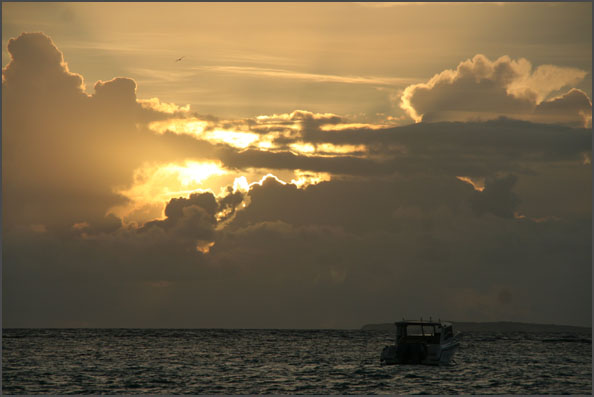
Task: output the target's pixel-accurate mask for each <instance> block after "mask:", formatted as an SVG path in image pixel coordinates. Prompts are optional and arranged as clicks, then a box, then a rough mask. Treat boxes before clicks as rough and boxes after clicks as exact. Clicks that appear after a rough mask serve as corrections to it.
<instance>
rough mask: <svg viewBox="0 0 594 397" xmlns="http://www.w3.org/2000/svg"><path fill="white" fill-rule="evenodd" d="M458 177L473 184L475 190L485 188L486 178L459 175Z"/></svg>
mask: <svg viewBox="0 0 594 397" xmlns="http://www.w3.org/2000/svg"><path fill="white" fill-rule="evenodd" d="M456 178H458V179H459V180H461V181H462V182H466V183H469V184H471V185H472V187H473V188H474V190H476V191H477V192H482V191H483V190H485V178H471V177H468V176H457V177H456Z"/></svg>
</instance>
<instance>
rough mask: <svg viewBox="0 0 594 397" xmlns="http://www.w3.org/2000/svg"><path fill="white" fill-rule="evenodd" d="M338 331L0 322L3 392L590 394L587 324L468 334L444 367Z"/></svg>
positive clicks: (368, 336) (378, 334) (366, 335)
mask: <svg viewBox="0 0 594 397" xmlns="http://www.w3.org/2000/svg"><path fill="white" fill-rule="evenodd" d="M392 341H393V335H392V334H390V333H387V332H382V331H344V330H311V331H303V330H162V329H160V330H141V329H69V330H55V329H36V330H32V329H30V330H11V329H9V330H7V329H5V330H3V338H2V348H3V356H2V388H3V390H2V391H3V393H4V394H73V393H74V394H83V393H90V394H101V393H103V394H140V393H150V394H416V393H428V394H591V393H592V346H591V343H592V339H591V335H588V334H585V335H582V334H536V333H508V334H505V333H475V334H466V335H465V337H464V339H463V340H462V344H461V346H460V348H459V350H458V351H457V353H456V356H455V360H454V361H455V363H454V364H452V365H449V366H447V367H426V366H412V365H405V366H380V364H379V355H380V352H381V350H382V348H383V347H384V345H386V344H389V343H392Z"/></svg>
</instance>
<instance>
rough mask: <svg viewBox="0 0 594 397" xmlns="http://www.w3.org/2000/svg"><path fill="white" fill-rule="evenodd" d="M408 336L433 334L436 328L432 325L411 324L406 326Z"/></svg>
mask: <svg viewBox="0 0 594 397" xmlns="http://www.w3.org/2000/svg"><path fill="white" fill-rule="evenodd" d="M406 335H407V336H433V335H435V328H434V327H433V326H431V325H424V326H422V325H417V324H409V325H408V326H407V327H406Z"/></svg>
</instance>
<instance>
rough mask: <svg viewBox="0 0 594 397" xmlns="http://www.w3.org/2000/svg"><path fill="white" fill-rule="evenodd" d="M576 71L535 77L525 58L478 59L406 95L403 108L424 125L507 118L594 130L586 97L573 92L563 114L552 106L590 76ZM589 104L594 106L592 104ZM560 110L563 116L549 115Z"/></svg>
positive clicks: (545, 68)
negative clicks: (558, 94)
mask: <svg viewBox="0 0 594 397" xmlns="http://www.w3.org/2000/svg"><path fill="white" fill-rule="evenodd" d="M586 74H587V73H586V72H585V71H583V70H580V69H576V68H568V67H558V66H554V65H541V66H539V67H537V68H536V69H535V70H534V71H533V70H532V65H531V64H530V62H529V61H527V60H526V59H524V58H520V59H519V60H512V59H511V58H509V57H508V56H502V57H500V58H498V59H497V60H495V61H491V60H489V59H488V58H487V57H485V56H484V55H481V54H478V55H475V56H474V57H473V58H472V59H467V60H466V61H463V62H461V63H460V64H459V65H458V66H457V68H456V70H450V69H448V70H444V71H442V72H440V73H438V74H436V75H435V76H433V77H432V78H431V79H430V80H429V81H427V82H426V83H420V84H413V85H410V86H408V87H406V88H405V89H404V92H403V94H402V96H401V103H400V107H401V108H402V109H403V110H405V111H406V112H407V113H408V115H409V116H410V117H411V118H412V119H413V120H415V121H416V122H419V121H421V120H423V121H444V120H446V121H467V120H473V119H483V120H484V119H493V118H497V117H501V116H506V117H511V118H517V119H523V120H530V121H534V122H545V123H559V124H569V125H576V124H580V125H581V126H588V124H587V123H588V120H589V119H590V118H591V114H592V105H591V101H590V99H589V98H588V97H587V96H586V95H585V93H583V92H582V91H578V90H572V91H569V92H568V93H567V94H565V95H564V96H563V97H566V96H570V97H579V98H578V99H577V100H574V101H565V106H563V109H562V110H561V109H560V108H559V106H557V105H554V104H551V103H552V102H555V101H558V99H557V98H553V99H546V98H547V97H548V96H549V94H551V93H553V92H555V91H557V90H559V89H561V88H563V87H566V86H568V85H570V84H574V83H576V82H578V81H580V80H582V79H583V78H584V77H585V76H586ZM586 103H589V106H588V105H587V104H586ZM549 107H554V108H555V109H556V110H557V111H555V112H553V113H549V112H547V111H546V110H547V109H548V108H549Z"/></svg>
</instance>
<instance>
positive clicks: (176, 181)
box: [110, 161, 228, 222]
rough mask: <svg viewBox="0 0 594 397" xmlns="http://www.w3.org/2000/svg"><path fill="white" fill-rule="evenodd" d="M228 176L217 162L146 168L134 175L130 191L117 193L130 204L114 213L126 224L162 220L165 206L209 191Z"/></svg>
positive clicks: (138, 170) (150, 166)
mask: <svg viewBox="0 0 594 397" xmlns="http://www.w3.org/2000/svg"><path fill="white" fill-rule="evenodd" d="M227 174H228V171H227V170H225V169H223V168H222V166H221V164H220V163H215V162H203V163H201V162H196V161H186V162H184V163H167V164H145V165H144V166H143V167H141V168H139V169H137V170H136V171H135V172H134V176H133V183H132V185H131V186H130V187H128V188H121V189H116V192H117V193H118V194H120V195H122V196H124V197H126V198H127V199H128V200H129V202H128V203H127V204H126V205H123V206H117V207H114V208H112V209H111V210H110V212H113V213H114V214H115V215H117V216H119V217H121V218H122V219H124V220H125V221H136V222H142V221H145V220H147V219H151V218H156V217H162V211H163V208H164V205H165V203H167V202H168V201H169V200H171V199H172V198H174V197H180V196H186V195H189V194H190V193H193V192H195V191H199V190H209V188H210V186H209V185H207V184H206V182H207V181H208V182H211V180H212V179H213V178H215V177H224V176H225V175H227Z"/></svg>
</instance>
